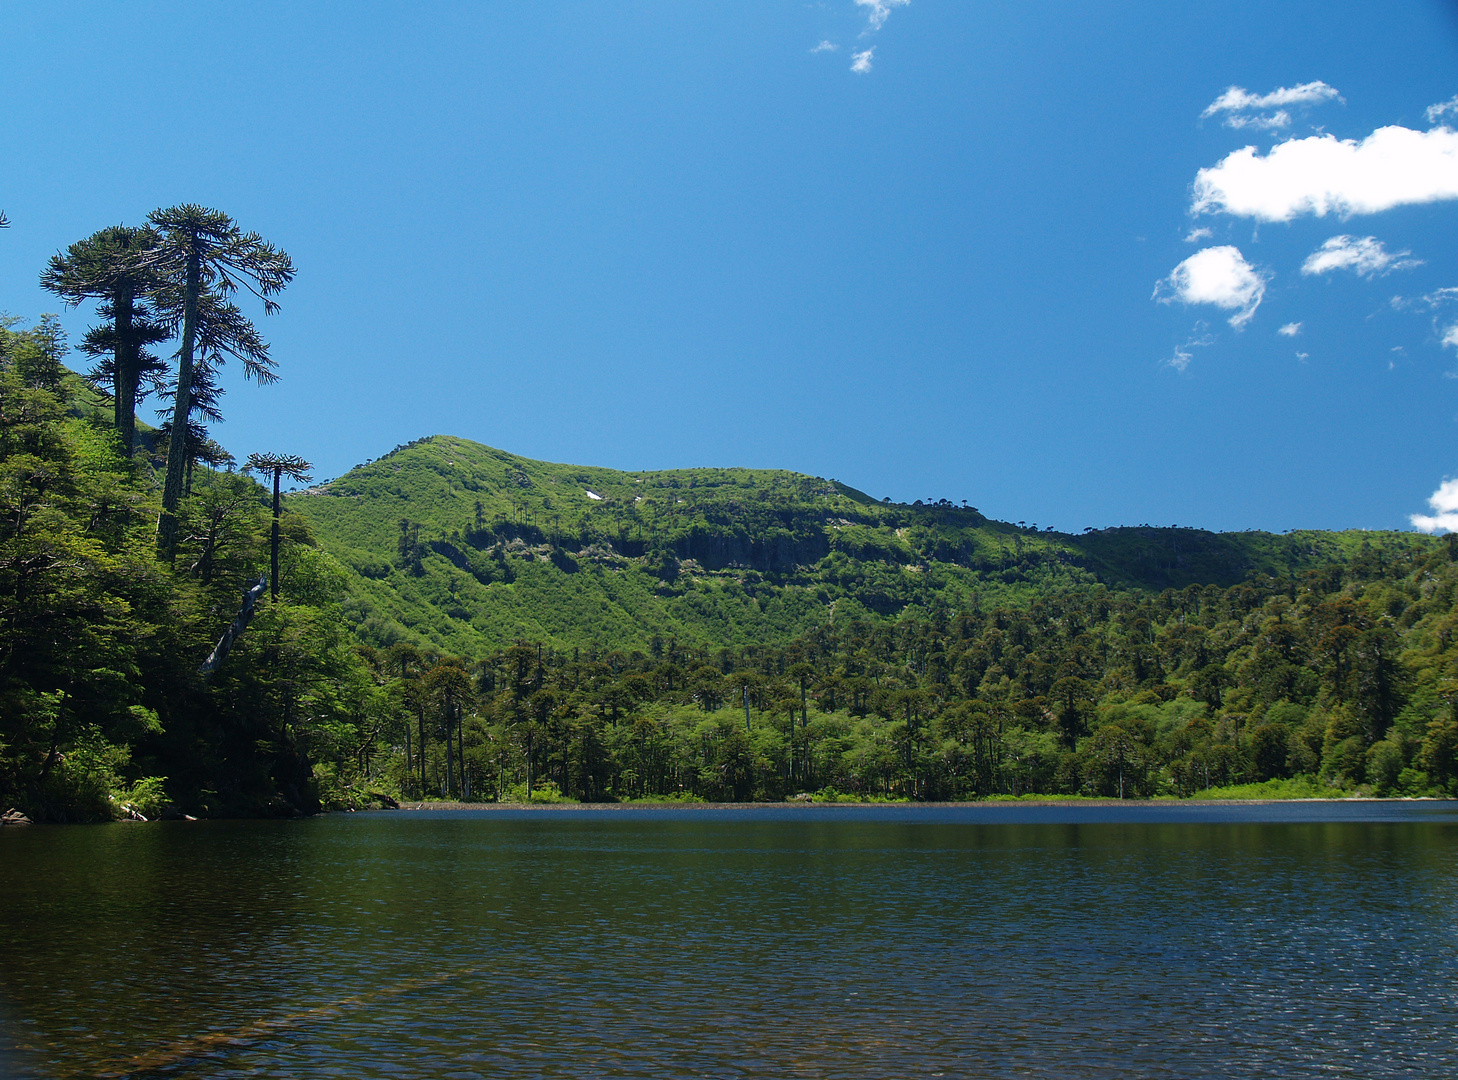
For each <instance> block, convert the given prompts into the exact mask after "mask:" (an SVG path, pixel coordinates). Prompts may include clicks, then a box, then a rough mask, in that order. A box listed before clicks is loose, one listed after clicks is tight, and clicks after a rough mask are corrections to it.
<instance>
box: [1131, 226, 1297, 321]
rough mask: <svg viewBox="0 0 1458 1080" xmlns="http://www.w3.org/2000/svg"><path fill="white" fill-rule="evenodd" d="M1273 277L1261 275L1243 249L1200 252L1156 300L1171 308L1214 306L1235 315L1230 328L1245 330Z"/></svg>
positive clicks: (1160, 287) (1163, 285) (1158, 289)
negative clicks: (1176, 304) (1182, 305)
mask: <svg viewBox="0 0 1458 1080" xmlns="http://www.w3.org/2000/svg"><path fill="white" fill-rule="evenodd" d="M1268 280H1269V275H1267V274H1264V273H1262V272H1260V271H1258V270H1257V269H1256V268H1255V267H1254V266H1252V265H1251V264H1250V263H1248V262H1246V260H1245V256H1244V255H1242V254H1241V253H1240V249H1239V248H1237V247H1234V246H1232V245H1229V244H1226V245H1223V246H1221V247H1210V248H1205V249H1204V250H1203V251H1197V252H1195V254H1193V255H1191V256H1190V257H1189V258H1188V259H1186V260H1185V261H1184V262H1182V263H1180V264H1179V265H1178V266H1176V267H1175V268H1174V270H1172V271H1171V272H1170V275H1169V277H1167V278H1164V279H1162V280H1161V281H1160V282H1159V283H1158V284H1157V285H1155V287H1154V297H1153V299H1155V300H1158V301H1159V302H1160V303H1164V304H1168V303H1173V302H1174V301H1176V300H1178V301H1179V302H1180V303H1182V304H1214V305H1215V306H1216V307H1218V308H1222V309H1224V310H1225V311H1234V312H1235V314H1234V315H1232V316H1231V317H1230V320H1229V321H1230V325H1231V326H1233V327H1235V329H1237V330H1240V329H1242V328H1243V327H1244V326H1245V324H1246V323H1248V322H1250V320H1251V316H1253V315H1254V314H1255V313H1256V308H1258V307H1260V305H1261V299H1262V298H1263V297H1264V296H1265V295H1266V282H1267V281H1268Z"/></svg>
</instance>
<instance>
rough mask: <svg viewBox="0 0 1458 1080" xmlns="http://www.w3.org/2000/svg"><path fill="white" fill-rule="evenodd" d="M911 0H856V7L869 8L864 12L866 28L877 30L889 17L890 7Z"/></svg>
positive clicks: (907, 2)
mask: <svg viewBox="0 0 1458 1080" xmlns="http://www.w3.org/2000/svg"><path fill="white" fill-rule="evenodd" d="M909 3H911V0H856V7H863V8H869V9H870V10H869V11H867V13H866V30H867V31H868V32H869V31H872V30H879V29H881V26H882V24H883V23H885V21H886V20H887V19H889V18H890V17H891V9H892V8H894V7H905V6H906V5H907V4H909Z"/></svg>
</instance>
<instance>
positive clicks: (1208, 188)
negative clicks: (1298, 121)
mask: <svg viewBox="0 0 1458 1080" xmlns="http://www.w3.org/2000/svg"><path fill="white" fill-rule="evenodd" d="M1454 198H1458V132H1454V131H1451V130H1449V129H1448V128H1446V127H1436V128H1432V129H1431V130H1429V131H1413V130H1412V129H1410V128H1405V127H1396V126H1392V127H1382V128H1378V129H1377V130H1376V131H1374V132H1373V133H1372V134H1371V135H1368V136H1367V137H1366V138H1365V139H1362V140H1360V141H1358V140H1355V139H1338V138H1336V136H1334V135H1312V136H1310V137H1308V138H1303V139H1288V140H1287V141H1285V142H1282V143H1278V144H1277V145H1276V146H1275V147H1273V148H1272V149H1271V152H1270V153H1269V154H1264V155H1262V154H1260V153H1259V152H1258V151H1257V150H1256V148H1255V147H1254V146H1247V147H1245V148H1244V149H1241V150H1237V151H1235V152H1234V153H1233V154H1230V155H1228V156H1227V157H1225V158H1224V160H1222V161H1221V162H1220V163H1219V164H1217V165H1214V166H1212V167H1210V168H1208V169H1201V170H1200V171H1199V172H1198V173H1197V174H1196V175H1195V184H1194V200H1193V202H1192V204H1191V207H1190V212H1191V213H1193V214H1204V213H1225V214H1231V215H1234V216H1235V217H1246V218H1254V219H1255V220H1257V221H1290V220H1291V219H1292V218H1295V217H1299V216H1301V215H1304V214H1311V215H1314V216H1316V217H1325V216H1326V215H1327V214H1337V215H1340V216H1342V217H1350V216H1352V215H1353V214H1376V213H1380V212H1381V211H1383V210H1390V209H1392V208H1393V207H1395V206H1410V205H1414V204H1418V203H1429V202H1438V201H1440V200H1443V199H1454Z"/></svg>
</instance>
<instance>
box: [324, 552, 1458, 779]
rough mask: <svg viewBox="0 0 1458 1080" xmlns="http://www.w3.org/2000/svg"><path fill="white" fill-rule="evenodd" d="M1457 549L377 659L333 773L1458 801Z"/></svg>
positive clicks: (402, 651) (395, 648) (395, 652)
mask: <svg viewBox="0 0 1458 1080" xmlns="http://www.w3.org/2000/svg"><path fill="white" fill-rule="evenodd" d="M1454 555H1455V549H1454V548H1453V547H1452V546H1451V545H1450V546H1447V547H1439V548H1418V547H1414V548H1403V549H1398V550H1396V551H1384V550H1380V549H1372V548H1368V549H1364V550H1363V551H1362V552H1360V553H1359V555H1358V556H1357V557H1356V558H1354V559H1353V560H1351V562H1350V563H1349V564H1346V565H1333V566H1329V567H1325V568H1322V569H1318V570H1311V571H1307V572H1305V573H1304V574H1301V575H1299V576H1291V577H1287V578H1284V579H1281V578H1276V577H1272V576H1268V575H1262V576H1259V577H1254V578H1252V579H1251V580H1250V581H1247V582H1246V583H1243V584H1241V585H1238V586H1234V587H1228V588H1220V587H1216V586H1205V587H1200V586H1190V587H1188V588H1186V589H1183V590H1178V591H1176V590H1166V591H1164V592H1162V593H1159V594H1150V593H1139V592H1133V591H1129V592H1116V591H1110V590H1108V589H1107V588H1105V587H1103V586H1091V587H1079V588H1071V589H1067V590H1063V591H1060V592H1056V593H1053V594H1050V595H1047V596H1044V597H1040V598H1038V599H1036V600H1034V601H1033V602H1032V603H1031V604H1029V605H1028V606H1026V607H1023V608H1013V607H997V608H994V609H992V610H987V611H975V610H974V611H955V612H954V611H951V610H941V611H931V612H920V613H918V614H916V615H915V616H912V617H904V618H902V619H900V620H897V621H894V622H892V621H883V622H872V621H866V620H855V621H851V622H848V623H839V624H838V623H831V624H829V625H827V626H825V627H824V628H823V629H819V630H816V631H814V632H812V633H810V634H808V635H805V636H803V637H802V638H800V639H798V640H796V641H793V642H789V643H787V644H784V645H767V646H749V647H744V648H738V649H715V648H712V647H710V646H707V645H692V646H691V645H686V644H683V643H680V642H678V641H676V640H668V641H663V640H661V639H655V641H654V643H653V645H652V647H651V648H650V649H648V650H646V651H643V650H640V651H631V652H624V651H620V650H613V649H611V648H608V647H602V648H591V649H574V650H572V651H571V652H567V651H563V650H560V649H559V650H553V649H550V648H546V647H544V646H541V645H536V644H532V643H530V642H519V643H517V644H515V645H512V646H510V647H508V648H504V649H501V650H499V651H494V652H492V653H490V654H489V655H486V656H483V657H479V658H475V659H470V658H464V657H458V656H448V655H441V654H437V653H431V652H430V651H428V650H422V649H420V648H418V647H416V646H415V645H411V644H408V643H404V642H401V643H396V644H394V645H392V646H390V647H388V648H385V649H378V650H377V649H371V648H368V647H361V649H360V653H361V655H362V657H363V658H364V660H365V662H366V664H367V666H368V668H369V670H370V673H371V677H372V681H373V684H374V694H375V697H374V702H375V704H374V706H373V710H374V711H373V713H372V716H373V720H372V721H371V724H370V725H369V726H368V727H367V728H362V729H359V730H358V731H357V733H356V735H355V736H354V738H353V739H352V740H351V741H350V742H349V743H348V744H347V745H346V744H340V745H337V746H336V747H335V748H334V749H335V755H336V756H335V757H334V759H333V760H332V761H327V762H325V763H324V765H325V771H326V772H327V773H328V774H329V776H330V777H331V778H333V779H332V782H334V783H335V784H336V785H340V787H341V790H342V788H343V787H344V786H348V785H349V784H351V783H353V784H354V785H355V786H356V787H359V786H360V785H361V784H363V786H364V787H366V788H369V787H373V788H375V789H380V790H387V791H389V792H391V793H394V794H395V795H396V796H398V797H401V798H452V799H473V800H494V799H513V800H520V799H529V798H530V799H543V798H546V799H553V798H574V799H580V800H589V801H597V800H622V799H650V800H656V799H675V798H679V799H684V798H689V799H706V800H731V801H732V800H745V799H772V800H779V799H784V798H787V797H797V796H798V797H801V798H894V799H931V800H944V799H945V800H957V799H975V798H987V797H994V796H1009V795H1012V796H1015V795H1027V794H1049V795H1054V794H1062V795H1082V796H1102V797H1111V798H1147V797H1151V796H1157V795H1172V796H1190V795H1195V794H1198V793H1200V792H1203V791H1208V790H1211V789H1217V788H1223V787H1229V786H1231V785H1241V784H1252V783H1267V784H1268V785H1271V790H1272V791H1273V793H1279V792H1281V791H1282V790H1285V791H1287V792H1304V793H1308V794H1319V793H1325V794H1341V793H1347V792H1353V791H1359V790H1360V791H1366V792H1369V793H1374V794H1379V795H1397V794H1403V795H1422V794H1444V793H1458V789H1455V787H1454V784H1455V781H1458V759H1455V754H1458V717H1455V702H1458V682H1455V681H1454V679H1453V672H1454V670H1455V668H1454V664H1455V662H1458V653H1455V651H1454V650H1455V649H1458V642H1455V640H1454V638H1455V635H1454V629H1455V625H1458V624H1455V622H1454V612H1453V601H1454V596H1455V590H1458V564H1455V563H1454V561H1453V560H1454ZM1272 782H1274V784H1272Z"/></svg>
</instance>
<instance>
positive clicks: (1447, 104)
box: [1427, 94, 1458, 124]
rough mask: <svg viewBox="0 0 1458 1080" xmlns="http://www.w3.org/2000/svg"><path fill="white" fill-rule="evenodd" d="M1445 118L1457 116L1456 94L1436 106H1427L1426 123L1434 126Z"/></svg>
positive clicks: (1457, 103)
mask: <svg viewBox="0 0 1458 1080" xmlns="http://www.w3.org/2000/svg"><path fill="white" fill-rule="evenodd" d="M1445 116H1458V94H1454V95H1453V97H1451V98H1449V99H1448V100H1447V101H1440V102H1438V104H1436V105H1429V106H1428V109H1427V118H1428V123H1430V124H1436V123H1437V122H1438V121H1439V120H1441V119H1443V117H1445Z"/></svg>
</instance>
